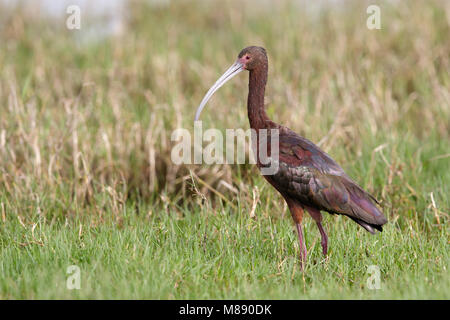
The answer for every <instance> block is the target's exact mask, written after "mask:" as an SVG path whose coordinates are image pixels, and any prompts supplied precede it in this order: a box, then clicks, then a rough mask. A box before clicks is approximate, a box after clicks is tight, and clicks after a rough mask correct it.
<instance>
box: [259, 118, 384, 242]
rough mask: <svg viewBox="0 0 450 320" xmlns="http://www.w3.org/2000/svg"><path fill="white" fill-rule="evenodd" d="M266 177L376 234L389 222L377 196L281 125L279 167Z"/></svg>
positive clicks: (287, 194) (298, 198) (297, 197)
mask: <svg viewBox="0 0 450 320" xmlns="http://www.w3.org/2000/svg"><path fill="white" fill-rule="evenodd" d="M265 177H266V179H267V180H268V181H269V182H270V183H271V184H272V185H273V186H274V187H275V188H276V189H277V190H278V191H279V192H280V193H281V194H282V195H283V196H284V197H289V198H291V199H294V200H296V201H298V202H299V203H300V204H302V205H304V206H309V207H313V208H316V209H318V210H323V211H327V212H329V213H333V214H343V215H346V216H348V217H350V218H351V219H353V220H354V221H355V222H357V223H358V224H360V225H361V226H363V227H364V228H365V229H366V230H368V231H370V232H372V233H373V232H374V229H377V230H380V231H381V230H382V228H381V226H382V225H383V224H385V223H386V222H387V219H386V218H385V216H384V215H383V214H382V213H381V211H380V210H379V209H378V207H377V206H376V204H375V203H376V202H377V201H376V200H375V198H374V197H372V196H371V195H370V194H369V193H368V192H366V191H365V190H364V189H362V188H361V187H360V186H359V185H358V184H357V183H355V182H354V181H353V180H352V179H351V178H350V177H349V176H348V175H347V174H346V173H345V172H344V170H343V169H342V168H341V167H340V166H339V165H338V164H337V163H336V162H335V161H334V160H333V159H332V158H331V157H330V156H329V155H328V154H327V153H325V152H324V151H323V150H321V149H320V148H319V147H318V146H316V145H315V144H314V143H313V142H311V141H309V140H308V139H306V138H303V137H301V136H299V135H297V134H296V133H295V132H293V131H292V130H290V129H288V128H286V127H282V126H279V169H278V171H277V173H276V174H274V175H271V176H265Z"/></svg>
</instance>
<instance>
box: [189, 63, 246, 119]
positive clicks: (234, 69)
mask: <svg viewBox="0 0 450 320" xmlns="http://www.w3.org/2000/svg"><path fill="white" fill-rule="evenodd" d="M243 70H244V65H243V64H242V63H240V62H239V61H236V62H235V63H234V64H233V65H232V66H231V67H230V68H229V69H228V70H227V71H225V73H224V74H223V75H222V76H221V77H220V78H219V79H218V80H217V81H216V83H214V85H213V86H212V87H211V88H210V89H209V90H208V92H207V93H206V95H205V96H204V97H203V100H202V102H200V105H199V106H198V108H197V112H196V113H195V121H197V120H198V118H199V117H200V113H201V112H202V110H203V108H204V107H205V105H206V103H207V102H208V100H209V99H210V98H211V97H212V95H213V94H214V93H215V92H216V91H217V90H218V89H219V88H220V87H221V86H223V85H224V84H225V82H227V81H228V80H230V79H231V78H233V77H234V76H235V75H237V74H238V73H239V72H241V71H243Z"/></svg>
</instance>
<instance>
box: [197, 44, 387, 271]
mask: <svg viewBox="0 0 450 320" xmlns="http://www.w3.org/2000/svg"><path fill="white" fill-rule="evenodd" d="M242 70H248V71H249V72H250V77H249V93H248V101H247V109H248V117H249V121H250V127H251V128H252V129H255V130H256V132H259V130H260V129H278V133H279V140H278V141H279V146H278V147H279V157H278V168H279V169H278V171H277V172H276V173H275V174H273V175H264V178H265V179H266V180H267V181H268V182H269V183H270V184H271V185H272V186H273V187H274V188H275V189H277V190H278V192H279V193H280V194H281V195H282V196H283V198H284V199H285V201H286V203H287V205H288V207H289V210H290V211H291V215H292V218H293V219H294V222H295V224H296V226H297V231H298V236H299V241H300V250H301V253H300V258H301V261H302V262H303V261H305V259H306V247H305V245H304V241H303V232H302V226H301V222H302V219H303V213H304V210H305V209H306V211H308V213H309V214H310V215H311V217H312V218H313V219H314V220H315V222H316V223H317V226H318V228H319V232H320V234H321V238H322V241H321V244H322V248H323V253H324V254H325V255H326V254H327V249H328V239H327V235H326V232H325V230H324V229H323V226H322V224H321V222H322V216H321V213H320V211H327V212H329V213H332V214H341V215H345V216H348V217H349V218H351V219H352V220H354V221H355V222H356V223H358V224H359V225H361V226H362V227H363V228H365V229H366V230H367V231H369V232H371V233H375V230H379V231H382V225H383V224H385V223H386V222H387V219H386V218H385V217H384V215H383V214H382V213H381V211H380V210H379V209H378V207H377V205H376V204H377V201H376V200H375V198H374V197H372V196H371V195H370V194H368V193H367V192H366V191H364V190H363V189H362V188H361V187H360V186H359V185H358V184H357V183H355V182H354V181H353V180H352V179H351V178H350V177H349V176H348V175H347V174H346V173H345V172H344V170H343V169H342V168H341V167H340V166H339V165H338V164H337V163H336V162H335V161H334V160H333V159H332V158H331V157H330V156H329V155H328V154H326V153H325V152H324V151H322V150H321V149H320V148H319V147H317V146H316V145H315V144H314V143H312V142H311V141H309V140H307V139H305V138H303V137H301V136H299V135H298V134H296V133H295V132H293V131H292V130H290V129H289V128H287V127H284V126H282V125H279V124H277V123H275V122H273V121H271V120H270V119H269V118H268V117H267V114H266V112H265V109H264V92H265V86H266V82H267V71H268V60H267V55H266V51H265V49H264V48H261V47H255V46H253V47H248V48H245V49H243V50H242V51H241V52H240V53H239V56H238V60H237V61H236V63H235V64H234V65H233V66H232V67H231V68H230V69H229V70H227V71H226V72H225V74H224V75H223V76H222V77H221V78H220V79H219V80H218V81H217V82H216V84H215V85H214V86H213V87H212V88H211V89H210V91H208V93H207V94H206V96H205V98H204V99H203V101H202V103H201V104H200V106H199V108H198V111H197V114H196V120H197V119H198V117H199V115H200V112H201V110H202V109H203V107H204V105H205V104H206V102H207V101H208V100H209V98H210V97H211V96H212V94H213V93H214V92H215V91H216V90H217V89H218V88H219V87H221V86H222V85H223V84H224V83H225V82H226V81H228V80H229V79H231V78H232V77H233V76H234V75H236V74H237V73H239V72H241V71H242ZM268 132H269V133H270V131H268ZM259 139H260V137H259V135H258V134H257V141H258V142H259ZM270 141H271V140H270V136H269V138H268V139H267V143H268V146H267V149H268V154H269V155H270V154H271V151H270V150H271V149H273V148H272V146H271V145H270ZM256 145H257V146H258V145H259V143H257V144H256ZM255 151H256V159H257V165H258V167H259V168H260V169H261V168H262V167H263V166H269V165H271V164H272V163H268V164H267V163H266V164H265V165H263V164H262V163H264V161H262V159H260V158H259V152H258V147H256V150H255ZM272 161H277V160H276V159H272ZM302 265H303V264H302Z"/></svg>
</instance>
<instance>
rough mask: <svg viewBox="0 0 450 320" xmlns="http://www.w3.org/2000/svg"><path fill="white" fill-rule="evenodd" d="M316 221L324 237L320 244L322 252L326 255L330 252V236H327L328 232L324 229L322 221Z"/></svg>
mask: <svg viewBox="0 0 450 320" xmlns="http://www.w3.org/2000/svg"><path fill="white" fill-rule="evenodd" d="M316 223H317V227H318V228H319V232H320V235H321V237H322V240H321V241H320V244H321V245H322V252H323V255H324V256H326V255H327V253H328V237H327V233H326V232H325V230H324V229H323V227H322V223H320V222H316Z"/></svg>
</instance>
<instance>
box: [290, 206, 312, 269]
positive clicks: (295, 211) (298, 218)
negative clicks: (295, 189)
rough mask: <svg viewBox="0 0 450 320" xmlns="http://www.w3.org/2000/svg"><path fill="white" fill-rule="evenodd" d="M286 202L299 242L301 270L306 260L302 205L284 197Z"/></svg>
mask: <svg viewBox="0 0 450 320" xmlns="http://www.w3.org/2000/svg"><path fill="white" fill-rule="evenodd" d="M286 202H287V204H288V207H289V210H290V211H291V215H292V219H294V222H295V225H296V227H297V232H298V241H299V244H300V265H301V268H302V270H303V265H304V263H305V262H306V254H307V252H306V246H305V241H304V239H303V230H302V224H301V223H302V219H303V207H302V206H301V205H300V204H299V203H297V202H295V201H293V200H291V199H286Z"/></svg>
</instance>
